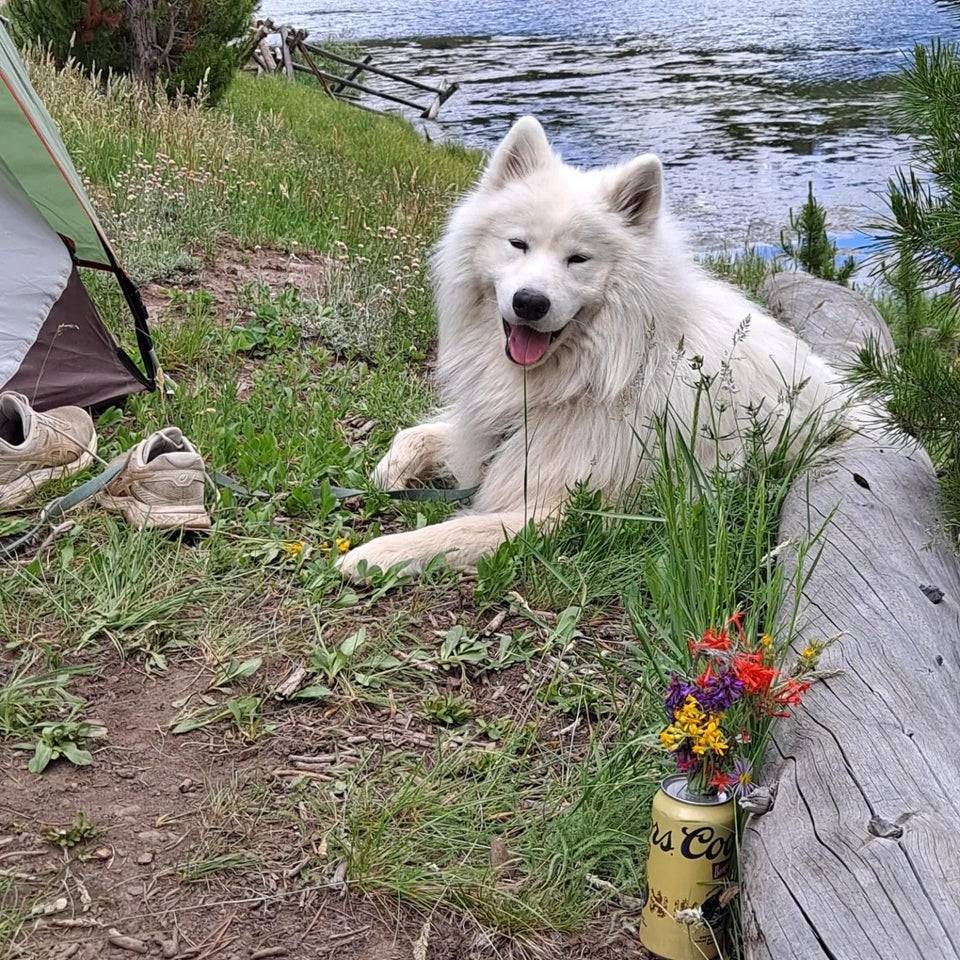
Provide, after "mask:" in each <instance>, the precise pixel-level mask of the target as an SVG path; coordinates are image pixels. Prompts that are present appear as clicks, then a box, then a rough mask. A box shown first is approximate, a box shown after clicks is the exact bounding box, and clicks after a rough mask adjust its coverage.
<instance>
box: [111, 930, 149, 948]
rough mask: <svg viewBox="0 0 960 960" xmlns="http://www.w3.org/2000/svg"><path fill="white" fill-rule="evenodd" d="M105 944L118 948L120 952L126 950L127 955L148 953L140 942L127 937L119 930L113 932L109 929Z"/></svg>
mask: <svg viewBox="0 0 960 960" xmlns="http://www.w3.org/2000/svg"><path fill="white" fill-rule="evenodd" d="M107 943H109V944H112V945H113V946H115V947H119V948H120V949H121V950H126V951H128V952H129V953H149V952H150V948H149V947H148V946H147V945H146V944H145V943H144V942H143V941H142V940H138V939H137V938H136V937H127V936H125V935H124V934H122V933H121V932H120V931H119V930H115V929H113V928H111V929H110V934H109V936H108V937H107Z"/></svg>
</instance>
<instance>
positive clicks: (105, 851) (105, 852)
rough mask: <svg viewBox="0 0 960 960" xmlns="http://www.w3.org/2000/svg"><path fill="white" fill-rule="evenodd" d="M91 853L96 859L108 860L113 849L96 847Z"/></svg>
mask: <svg viewBox="0 0 960 960" xmlns="http://www.w3.org/2000/svg"><path fill="white" fill-rule="evenodd" d="M93 855H94V857H96V859H97V860H109V859H110V858H111V857H112V856H113V851H112V850H111V849H110V848H109V847H97V849H96V850H94V851H93Z"/></svg>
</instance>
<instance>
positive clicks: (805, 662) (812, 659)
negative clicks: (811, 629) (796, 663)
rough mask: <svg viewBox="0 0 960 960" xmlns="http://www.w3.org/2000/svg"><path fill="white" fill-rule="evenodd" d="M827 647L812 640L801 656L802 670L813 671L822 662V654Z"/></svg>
mask: <svg viewBox="0 0 960 960" xmlns="http://www.w3.org/2000/svg"><path fill="white" fill-rule="evenodd" d="M825 647H826V644H824V643H818V642H817V641H816V640H811V641H810V643H808V644H807V646H806V647H804V649H803V651H802V652H801V654H800V668H801V669H802V670H813V669H814V668H815V667H816V665H817V664H818V663H819V662H820V654H821V653H823V651H824V648H825Z"/></svg>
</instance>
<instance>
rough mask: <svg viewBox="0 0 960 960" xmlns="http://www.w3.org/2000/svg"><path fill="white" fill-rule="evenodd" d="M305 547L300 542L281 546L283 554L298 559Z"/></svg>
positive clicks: (295, 541) (294, 541)
mask: <svg viewBox="0 0 960 960" xmlns="http://www.w3.org/2000/svg"><path fill="white" fill-rule="evenodd" d="M306 547H307V545H306V544H305V543H304V542H303V541H302V540H293V541H291V542H290V543H285V544H284V545H283V552H284V553H285V554H286V555H287V556H288V557H299V556H300V554H301V553H303V551H304V550H305V549H306Z"/></svg>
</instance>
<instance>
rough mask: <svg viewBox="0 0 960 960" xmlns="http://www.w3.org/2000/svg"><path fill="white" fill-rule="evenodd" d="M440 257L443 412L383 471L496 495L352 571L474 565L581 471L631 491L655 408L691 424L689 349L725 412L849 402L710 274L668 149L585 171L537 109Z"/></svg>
mask: <svg viewBox="0 0 960 960" xmlns="http://www.w3.org/2000/svg"><path fill="white" fill-rule="evenodd" d="M431 267H432V270H431V272H432V281H433V286H434V294H435V301H436V309H437V315H438V322H439V355H438V362H437V373H438V381H439V383H438V386H439V396H440V404H439V408H438V411H437V413H436V415H435V416H433V417H431V418H430V419H429V420H428V421H426V422H425V423H421V424H420V425H419V426H415V427H410V428H409V429H405V430H401V431H400V432H399V433H398V434H397V435H396V437H395V438H394V440H393V442H392V444H391V446H390V450H389V452H388V453H387V454H386V456H384V458H383V459H382V460H381V461H380V463H379V464H378V465H377V467H376V469H375V470H374V472H373V476H372V480H373V482H374V484H375V485H376V486H378V487H381V488H384V489H392V488H398V487H404V486H409V485H413V484H415V483H417V482H418V481H422V480H423V479H424V478H426V477H428V476H430V475H434V474H437V473H440V472H446V473H448V474H452V475H453V476H454V477H455V478H456V480H457V482H458V484H459V485H460V486H463V487H472V486H474V485H478V484H479V490H478V491H477V493H476V496H475V497H474V500H473V503H472V505H471V506H470V508H469V509H466V510H463V511H462V512H460V513H458V514H457V515H455V516H454V517H453V518H452V519H450V520H447V521H445V522H443V523H438V524H435V525H433V526H427V527H423V528H421V529H419V530H410V531H408V532H404V533H395V534H390V535H387V536H381V537H378V538H376V539H374V540H371V541H370V542H368V543H365V544H363V545H362V546H359V547H357V548H356V549H354V550H351V551H350V552H349V553H347V554H346V555H345V556H344V557H342V558H341V560H340V569H341V570H342V571H343V573H344V574H345V575H347V576H351V577H356V576H357V575H358V574H359V573H360V572H361V569H360V564H361V562H362V561H366V564H367V566H368V567H373V566H377V567H380V568H381V569H383V570H386V569H387V568H389V567H391V566H393V565H395V564H401V563H402V564H405V566H406V570H407V572H410V573H415V572H418V571H420V570H422V569H423V567H424V566H425V565H426V564H427V562H428V561H430V560H431V559H432V558H433V557H435V556H436V555H437V554H443V555H445V557H446V559H447V562H448V563H450V564H451V565H452V566H454V567H458V568H461V569H470V568H472V567H473V566H474V565H475V564H476V562H477V560H478V559H479V558H480V557H482V556H483V555H484V554H487V553H490V552H492V551H493V550H495V549H496V547H497V546H498V545H499V544H500V543H501V542H502V541H503V540H504V539H505V538H507V537H509V536H511V535H512V534H514V533H516V532H517V531H518V530H520V529H521V528H522V527H523V526H524V525H525V524H526V523H527V522H528V521H529V520H531V519H532V520H534V521H536V522H538V523H542V522H544V521H547V520H549V519H550V518H552V517H555V516H556V515H557V512H558V511H559V509H560V508H561V507H562V505H563V504H564V502H565V500H566V499H567V498H568V495H569V491H570V489H571V488H572V487H573V486H574V485H575V484H577V483H579V482H581V481H584V482H586V483H588V484H589V486H590V487H591V488H592V489H598V490H602V491H603V493H604V494H605V495H606V496H607V497H609V498H612V499H614V500H615V499H617V498H618V497H622V496H623V495H624V494H625V493H626V492H627V491H628V490H629V488H630V487H631V485H632V484H634V483H635V482H636V480H637V479H638V478H642V477H643V476H644V472H645V461H649V459H650V457H649V449H650V448H649V444H648V442H647V441H648V440H649V438H650V436H651V426H650V424H651V420H652V418H653V417H654V416H655V415H657V414H658V413H661V412H662V411H663V410H664V408H665V407H666V405H667V403H668V402H669V405H670V408H671V411H672V415H673V416H675V418H676V420H677V421H678V422H679V423H681V424H689V423H690V422H692V418H693V405H694V400H695V396H696V392H695V390H694V388H693V386H692V381H693V377H692V376H689V375H688V376H684V374H683V371H684V370H685V371H686V373H687V374H690V371H691V368H690V364H689V362H688V363H682V362H681V363H678V360H677V356H678V350H682V351H683V354H684V355H685V356H687V357H697V358H698V359H697V364H698V365H700V374H698V375H702V374H706V375H718V381H723V382H725V383H726V387H725V388H724V389H725V390H726V391H727V393H728V396H727V398H726V400H725V401H724V403H723V404H721V407H722V408H725V410H726V413H725V414H723V416H725V417H727V418H728V419H729V418H731V417H734V416H735V410H737V409H739V410H741V411H742V410H744V409H745V408H746V407H747V406H748V405H750V406H751V407H752V409H754V410H757V409H765V410H767V411H770V412H771V414H772V415H774V416H776V415H777V414H776V411H777V408H778V407H782V408H785V407H786V406H788V405H789V406H791V407H792V411H793V417H794V418H795V420H797V421H800V420H802V419H803V418H804V417H806V416H807V415H809V414H810V413H811V412H813V411H814V410H815V409H816V408H818V407H821V406H824V405H825V406H826V407H828V408H829V407H834V406H836V407H838V406H840V401H839V397H838V394H839V389H838V387H837V386H836V382H837V379H838V378H837V375H836V374H835V372H834V371H833V370H831V368H830V367H829V366H828V365H827V364H826V363H825V362H824V361H823V360H821V359H820V358H818V357H816V356H815V355H813V354H812V353H811V351H810V349H809V347H807V346H806V345H805V344H804V343H803V341H801V340H799V339H798V338H797V337H796V336H795V335H794V334H793V333H791V332H790V331H789V330H788V329H787V328H786V327H784V326H782V325H781V324H779V323H778V322H777V321H775V320H774V319H773V318H772V317H769V316H767V315H766V314H764V313H763V312H762V311H761V310H760V309H759V308H758V307H757V306H756V305H755V304H753V303H751V302H750V301H748V300H747V299H746V298H745V297H743V296H741V294H739V293H738V292H736V291H735V290H733V289H732V288H731V287H728V286H726V285H725V284H723V283H720V282H718V281H717V280H714V279H712V278H711V277H709V276H708V275H707V274H706V273H705V272H704V271H703V270H702V269H701V268H700V267H699V266H698V265H697V263H696V262H695V261H694V259H693V258H692V256H691V254H690V253H689V252H688V250H687V249H686V247H685V245H684V242H683V239H682V237H681V235H680V234H679V232H678V230H677V228H676V227H675V226H674V224H673V223H672V222H671V220H670V217H669V215H668V213H667V212H666V210H665V209H664V203H663V171H662V169H661V165H660V161H659V160H658V159H657V158H656V157H655V156H653V155H651V154H645V155H643V156H639V157H636V158H635V159H633V160H631V161H629V162H628V163H625V164H623V165H622V166H616V167H608V168H604V169H597V170H581V169H577V168H575V167H572V166H568V165H567V164H565V163H563V162H562V161H561V159H560V158H559V157H558V156H557V155H556V154H555V153H554V152H553V151H552V150H551V148H550V145H549V143H548V142H547V138H546V135H545V134H544V131H543V128H542V127H541V126H540V124H539V123H538V122H537V121H536V120H535V119H534V118H532V117H523V118H522V119H520V120H518V121H517V123H516V124H515V125H514V126H513V127H512V129H511V130H510V131H509V133H508V134H507V136H506V138H505V139H504V140H503V142H502V143H501V144H500V146H499V147H498V148H497V150H496V151H495V152H494V154H493V156H492V157H491V159H490V161H489V163H488V165H487V167H486V169H485V171H484V173H483V174H482V176H481V178H480V181H479V183H478V184H477V186H476V188H475V189H474V190H473V191H472V192H471V193H469V194H468V195H467V196H466V197H465V198H464V199H463V200H462V201H461V202H460V203H459V204H458V205H457V206H456V207H455V208H454V210H453V212H452V214H451V216H450V219H449V222H448V224H447V228H446V231H445V233H444V235H443V237H442V239H441V240H440V243H439V245H438V247H437V249H436V251H435V252H434V255H433V258H432V262H431ZM678 371H680V372H679V373H678ZM724 371H726V374H727V375H726V376H725V375H724ZM730 371H734V373H733V375H730ZM788 397H789V401H788V399H787V398H788ZM734 427H735V425H734V424H733V423H732V422H731V423H728V424H727V425H726V427H722V428H721V429H720V431H718V432H719V433H720V435H721V438H722V439H720V440H719V441H717V440H716V439H714V440H710V441H707V440H704V439H702V438H701V439H700V440H699V441H698V445H697V447H696V449H697V455H698V456H700V457H701V458H702V459H704V460H705V461H706V462H716V457H717V443H718V442H719V444H720V446H721V448H722V452H724V453H725V454H727V455H728V456H729V459H731V460H733V461H734V462H735V459H736V456H737V446H738V444H739V445H740V446H741V448H742V442H741V441H740V440H739V439H738V434H737V430H736V429H735V428H734Z"/></svg>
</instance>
